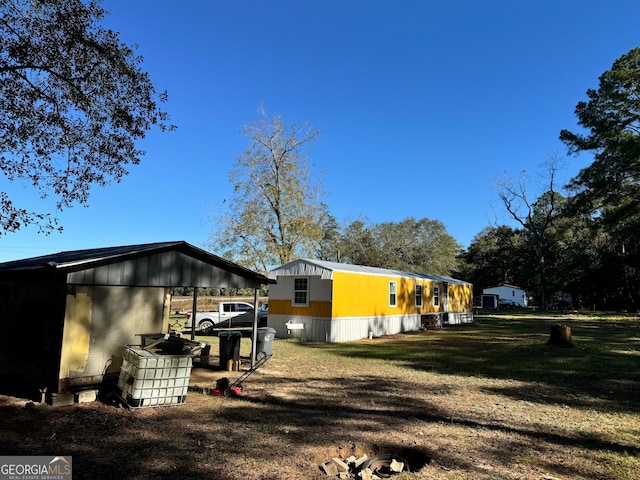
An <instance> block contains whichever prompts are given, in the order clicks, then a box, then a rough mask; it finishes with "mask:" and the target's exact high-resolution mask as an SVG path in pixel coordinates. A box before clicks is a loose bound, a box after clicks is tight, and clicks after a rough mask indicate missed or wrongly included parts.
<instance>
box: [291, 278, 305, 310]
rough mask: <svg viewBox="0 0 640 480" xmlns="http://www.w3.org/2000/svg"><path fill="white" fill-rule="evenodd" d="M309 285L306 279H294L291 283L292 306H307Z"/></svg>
mask: <svg viewBox="0 0 640 480" xmlns="http://www.w3.org/2000/svg"><path fill="white" fill-rule="evenodd" d="M308 292H309V284H308V281H307V279H306V278H296V279H294V281H293V304H294V305H308V304H309V295H308Z"/></svg>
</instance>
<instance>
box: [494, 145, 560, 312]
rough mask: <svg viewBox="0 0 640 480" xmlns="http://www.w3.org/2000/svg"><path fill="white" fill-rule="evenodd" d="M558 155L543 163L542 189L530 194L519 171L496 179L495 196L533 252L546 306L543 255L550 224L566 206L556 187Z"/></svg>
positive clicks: (549, 239)
mask: <svg viewBox="0 0 640 480" xmlns="http://www.w3.org/2000/svg"><path fill="white" fill-rule="evenodd" d="M558 169H559V159H558V157H557V156H552V157H551V158H550V159H549V160H548V161H547V162H545V163H544V164H543V170H544V172H543V174H542V175H541V176H540V178H542V179H544V180H543V182H544V183H543V185H542V193H541V194H540V195H539V196H538V197H536V198H535V199H534V198H532V196H531V195H532V194H531V193H530V190H529V189H530V179H529V177H528V175H527V172H526V171H523V172H522V174H521V176H520V177H519V179H518V180H517V181H514V180H513V179H512V178H505V179H502V180H500V181H498V182H496V190H497V193H498V197H499V198H500V200H501V201H502V203H503V205H504V207H505V209H506V211H507V213H508V214H509V216H510V217H511V218H512V219H513V220H515V222H516V223H518V224H519V225H520V226H521V227H522V229H523V232H524V234H525V239H526V241H525V244H526V246H527V247H528V248H529V249H530V250H531V252H532V253H533V258H534V262H535V263H536V265H537V283H538V289H539V295H540V302H541V306H542V307H543V308H546V302H547V300H546V293H547V292H546V290H547V272H548V269H549V265H548V262H547V255H548V253H549V252H550V250H551V248H552V244H553V241H554V240H553V235H552V232H553V231H552V227H553V224H554V221H555V220H556V219H557V217H558V215H559V214H560V210H561V209H562V208H564V207H565V206H566V199H565V197H564V196H563V195H561V194H560V193H559V192H558V191H557V180H556V177H557V174H558Z"/></svg>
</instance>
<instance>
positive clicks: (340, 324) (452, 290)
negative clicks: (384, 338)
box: [269, 259, 473, 342]
mask: <svg viewBox="0 0 640 480" xmlns="http://www.w3.org/2000/svg"><path fill="white" fill-rule="evenodd" d="M269 277H270V278H271V279H273V280H276V284H275V285H273V284H272V285H270V287H269V326H270V327H273V328H275V330H276V335H277V336H279V337H287V336H299V337H304V338H306V339H307V340H309V341H315V342H346V341H351V340H358V339H361V338H367V337H371V336H380V335H391V334H394V333H400V332H410V331H415V330H419V329H420V328H421V326H422V323H423V321H424V320H425V318H426V317H428V316H434V315H435V316H437V317H438V318H439V321H440V323H441V324H443V325H447V324H457V323H470V322H472V321H473V303H472V300H473V291H472V285H471V284H470V283H467V282H463V281H460V280H455V279H452V278H446V277H438V276H432V275H422V274H416V273H407V272H400V271H396V270H388V269H384V268H374V267H367V266H362V265H349V264H346V263H336V262H326V261H321V260H306V259H301V260H295V261H293V262H291V263H288V264H286V265H283V266H281V267H278V268H276V269H274V270H272V271H271V272H270V273H269Z"/></svg>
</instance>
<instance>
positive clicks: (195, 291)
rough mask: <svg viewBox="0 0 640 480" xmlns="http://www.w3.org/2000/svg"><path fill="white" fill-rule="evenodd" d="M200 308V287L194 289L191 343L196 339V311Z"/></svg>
mask: <svg viewBox="0 0 640 480" xmlns="http://www.w3.org/2000/svg"><path fill="white" fill-rule="evenodd" d="M197 308H198V287H193V303H192V305H191V341H194V340H195V339H196V310H197Z"/></svg>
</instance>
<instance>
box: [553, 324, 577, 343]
mask: <svg viewBox="0 0 640 480" xmlns="http://www.w3.org/2000/svg"><path fill="white" fill-rule="evenodd" d="M547 345H563V346H565V347H572V346H573V341H572V340H571V327H570V326H568V325H563V324H560V323H554V324H553V325H551V332H550V334H549V341H548V342H547Z"/></svg>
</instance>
